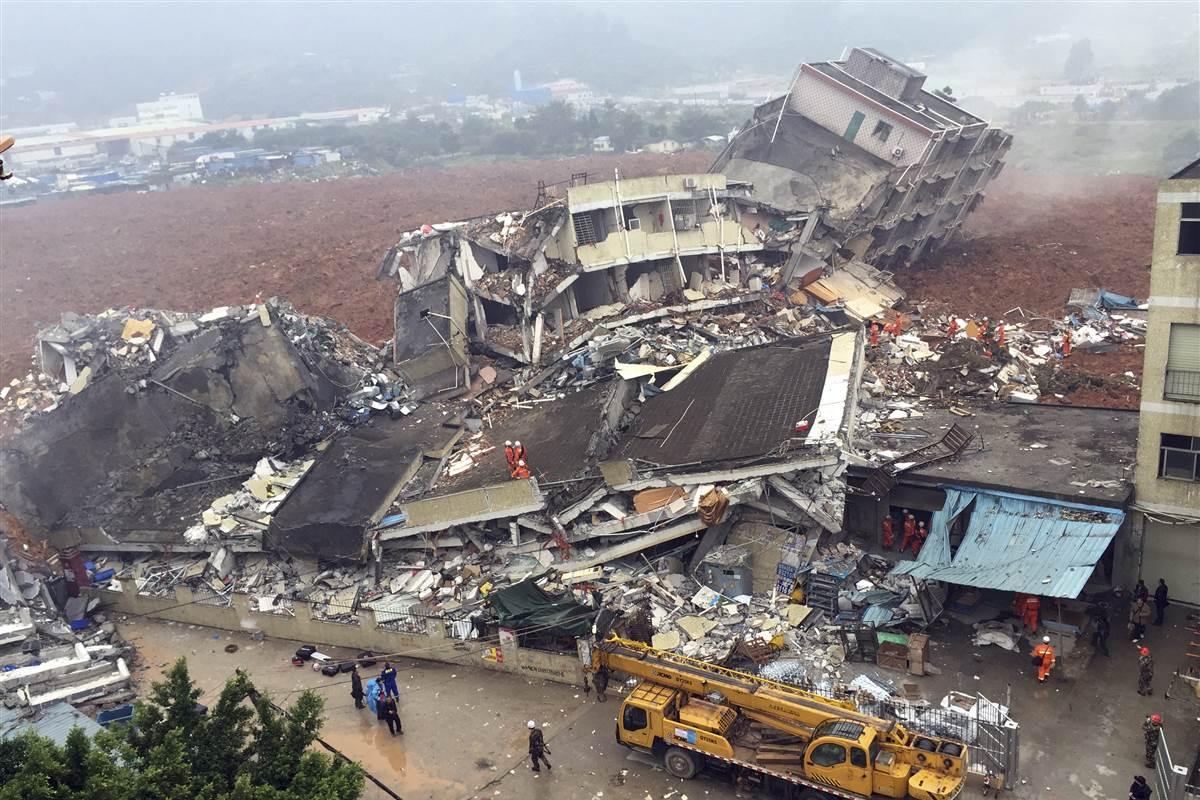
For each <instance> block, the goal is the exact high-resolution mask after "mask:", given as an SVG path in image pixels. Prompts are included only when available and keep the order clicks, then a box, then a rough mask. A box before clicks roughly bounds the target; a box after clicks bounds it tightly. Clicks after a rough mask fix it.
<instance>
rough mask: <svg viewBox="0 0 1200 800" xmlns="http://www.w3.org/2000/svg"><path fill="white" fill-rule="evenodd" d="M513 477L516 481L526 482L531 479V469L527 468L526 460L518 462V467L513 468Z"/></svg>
mask: <svg viewBox="0 0 1200 800" xmlns="http://www.w3.org/2000/svg"><path fill="white" fill-rule="evenodd" d="M512 476H513V479H514V480H524V479H525V478H528V477H529V467H527V466H525V459H523V458H522V459H520V460H519V461H517V464H516V466H514V467H513V471H512Z"/></svg>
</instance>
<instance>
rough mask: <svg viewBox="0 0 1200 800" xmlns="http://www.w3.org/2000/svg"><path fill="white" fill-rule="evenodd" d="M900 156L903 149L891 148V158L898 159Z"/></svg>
mask: <svg viewBox="0 0 1200 800" xmlns="http://www.w3.org/2000/svg"><path fill="white" fill-rule="evenodd" d="M902 155H904V148H903V147H893V148H892V158H899V157H900V156H902Z"/></svg>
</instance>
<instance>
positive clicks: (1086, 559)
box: [893, 488, 1125, 597]
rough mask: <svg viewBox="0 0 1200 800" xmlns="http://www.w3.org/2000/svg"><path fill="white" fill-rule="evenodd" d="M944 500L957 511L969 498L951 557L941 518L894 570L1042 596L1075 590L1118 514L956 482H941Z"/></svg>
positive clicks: (1110, 535) (1117, 523)
mask: <svg viewBox="0 0 1200 800" xmlns="http://www.w3.org/2000/svg"><path fill="white" fill-rule="evenodd" d="M951 492H954V493H955V496H954V497H953V498H951V496H950V494H951ZM951 500H953V501H954V502H951ZM972 501H973V505H972ZM946 505H947V508H950V507H954V510H956V511H958V512H961V511H963V510H966V509H967V508H968V506H969V505H970V506H971V508H970V514H971V516H970V521H969V522H968V524H967V530H966V533H965V535H964V536H963V540H962V543H961V544H960V545H959V547H958V551H957V552H956V553H954V555H953V557H951V556H950V552H949V544H948V541H947V542H946V543H944V544H943V542H942V541H941V538H942V537H941V536H939V534H941V533H942V532H943V531H944V530H945V526H947V525H948V524H949V523H950V522H951V521H952V519H946V520H944V521H943V522H942V524H941V525H935V526H934V530H933V531H931V535H930V538H929V541H928V542H927V543H926V546H925V548H922V552H921V558H920V559H919V560H918V561H903V562H901V563H900V564H898V565H896V568H895V569H894V570H893V572H894V573H897V574H907V575H912V576H914V577H917V578H926V579H932V580H939V581H946V582H947V583H955V584H960V585H965V586H977V587H979V588H982V589H999V590H1002V591H1010V592H1025V593H1027V594H1034V595H1041V596H1043V597H1078V596H1079V593H1080V592H1081V591H1083V587H1084V584H1086V583H1087V581H1088V578H1089V577H1091V574H1092V571H1093V570H1094V569H1095V567H1096V562H1098V561H1099V560H1100V557H1101V556H1102V555H1104V551H1105V549H1106V548H1107V547H1108V543H1109V542H1111V541H1112V538H1113V536H1115V535H1116V533H1117V529H1118V528H1120V527H1121V523H1122V522H1123V521H1124V519H1125V514H1124V513H1123V512H1121V511H1116V510H1114V509H1111V508H1100V507H1098V506H1085V505H1080V504H1077V503H1058V502H1054V501H1049V500H1044V499H1041V498H1033V497H1026V496H1023V495H1012V494H1005V493H1002V492H982V491H970V490H966V489H962V488H955V489H948V490H947V503H946ZM935 516H936V515H935ZM935 522H937V520H935ZM939 528H940V530H939ZM930 545H932V547H930ZM926 550H929V551H930V552H929V553H928V554H927V553H926V552H925V551H926Z"/></svg>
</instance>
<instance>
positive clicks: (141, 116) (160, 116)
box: [137, 93, 204, 122]
mask: <svg viewBox="0 0 1200 800" xmlns="http://www.w3.org/2000/svg"><path fill="white" fill-rule="evenodd" d="M137 118H138V122H163V121H166V120H189V121H192V122H200V121H201V120H203V119H204V110H203V109H202V108H201V107H200V95H198V94H195V93H191V94H164V95H162V96H161V97H159V98H158V99H157V100H151V101H150V102H148V103H138V104H137Z"/></svg>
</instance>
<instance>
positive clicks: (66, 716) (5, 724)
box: [0, 702, 103, 746]
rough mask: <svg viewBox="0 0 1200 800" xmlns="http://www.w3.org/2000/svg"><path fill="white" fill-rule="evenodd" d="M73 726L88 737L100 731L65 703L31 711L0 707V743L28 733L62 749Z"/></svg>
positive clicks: (92, 722) (88, 719)
mask: <svg viewBox="0 0 1200 800" xmlns="http://www.w3.org/2000/svg"><path fill="white" fill-rule="evenodd" d="M74 727H80V728H83V732H84V733H86V734H87V735H88V736H95V735H96V734H97V733H99V732H100V731H101V730H103V728H101V727H100V724H99V723H97V722H96V721H94V720H92V719H91V718H89V717H86V716H84V715H83V714H82V713H80V712H79V711H76V710H75V709H74V708H73V707H72V706H71V705H69V704H67V703H62V702H59V703H53V704H51V705H47V706H45V707H44V708H40V709H38V710H36V711H32V712H31V710H30V709H28V708H17V709H14V708H4V707H0V740H3V739H9V738H12V737H15V736H20V735H21V734H22V733H24V732H25V731H29V730H32V731H35V732H36V733H37V734H38V735H40V736H45V737H46V738H47V739H50V740H52V741H53V742H54V743H55V744H57V745H59V746H62V745H65V744H66V743H67V734H68V733H70V732H71V728H74Z"/></svg>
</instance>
